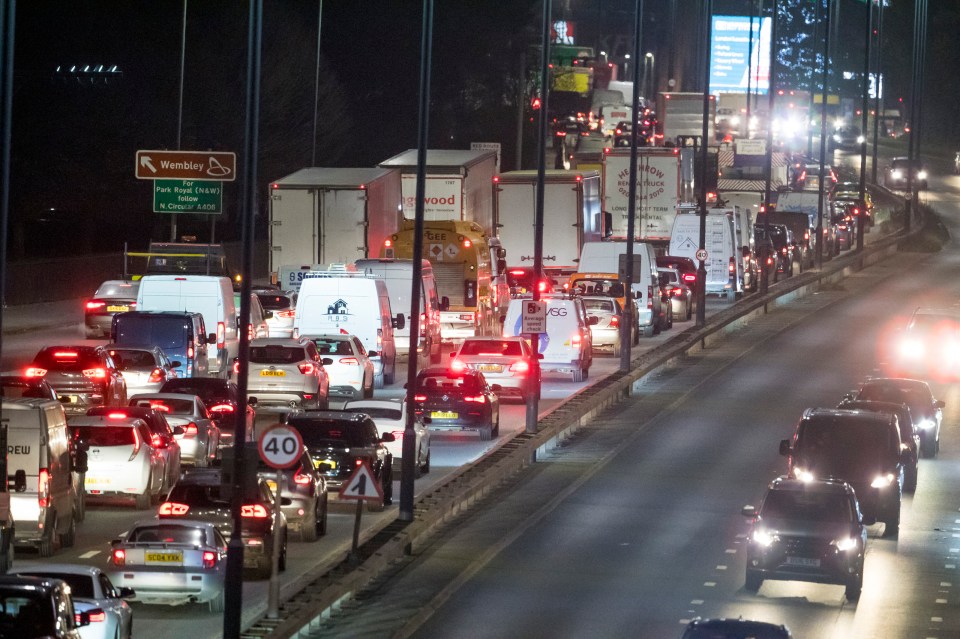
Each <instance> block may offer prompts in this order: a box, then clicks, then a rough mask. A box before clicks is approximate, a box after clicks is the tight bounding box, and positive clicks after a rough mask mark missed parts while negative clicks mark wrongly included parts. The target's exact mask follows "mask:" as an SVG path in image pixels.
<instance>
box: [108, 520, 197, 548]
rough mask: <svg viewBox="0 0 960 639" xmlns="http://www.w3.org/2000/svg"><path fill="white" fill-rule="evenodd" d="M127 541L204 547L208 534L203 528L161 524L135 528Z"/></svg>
mask: <svg viewBox="0 0 960 639" xmlns="http://www.w3.org/2000/svg"><path fill="white" fill-rule="evenodd" d="M127 541H128V542H131V543H149V542H162V543H165V544H190V545H191V546H203V545H206V543H207V533H206V531H205V530H203V529H202V528H194V527H192V526H177V525H175V524H173V525H170V524H159V525H156V526H141V527H138V528H134V530H133V532H131V533H130V536H129V537H127Z"/></svg>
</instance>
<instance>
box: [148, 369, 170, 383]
mask: <svg viewBox="0 0 960 639" xmlns="http://www.w3.org/2000/svg"><path fill="white" fill-rule="evenodd" d="M166 378H167V374H166V373H165V372H164V371H163V369H162V368H155V369H153V372H152V373H150V377H148V378H147V381H148V382H150V383H151V384H156V383H158V382H162V381H163V380H164V379H166Z"/></svg>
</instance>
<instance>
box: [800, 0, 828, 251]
mask: <svg viewBox="0 0 960 639" xmlns="http://www.w3.org/2000/svg"><path fill="white" fill-rule="evenodd" d="M821 5H822V2H820V0H817V6H816V7H815V8H814V14H815V16H816V17H814V19H813V37H812V38H811V39H810V49H811V50H815V48H814V47H815V46H816V42H817V36H818V35H820V34H819V31H820V20H821V19H822V18H821V17H820V15H821V14H820V7H821ZM814 57H815V56H814ZM814 93H816V80H814V72H813V69H812V68H811V69H810V101H809V103H808V106H807V113H810V114H812V113H813V105H814V101H813V94H814ZM823 95H824V97H823V102H822V103H821V110H822V111H826V110H827V98H826V94H823ZM803 124H804V126H806V127H807V157H810V156H812V155H813V127H812V126H810V122H809V116H808V121H807V122H804V123H803ZM820 137H821V138H822V137H823V134H822V133H821V136H820ZM821 146H822V145H821ZM820 165H821V166H823V160H820ZM821 181H822V180H821ZM818 243H819V242H818Z"/></svg>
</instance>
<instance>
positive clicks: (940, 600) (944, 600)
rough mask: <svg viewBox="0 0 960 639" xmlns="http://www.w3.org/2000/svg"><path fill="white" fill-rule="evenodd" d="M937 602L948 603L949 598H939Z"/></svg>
mask: <svg viewBox="0 0 960 639" xmlns="http://www.w3.org/2000/svg"><path fill="white" fill-rule="evenodd" d="M937 603H938V604H945V603H947V600H946V599H937Z"/></svg>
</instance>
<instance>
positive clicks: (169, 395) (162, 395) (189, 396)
mask: <svg viewBox="0 0 960 639" xmlns="http://www.w3.org/2000/svg"><path fill="white" fill-rule="evenodd" d="M135 399H185V400H189V401H191V402H193V401H196V400H197V399H198V397H197V396H196V395H194V394H193V393H137V394H136V395H131V396H130V397H129V398H128V400H127V401H128V402H132V401H133V400H135Z"/></svg>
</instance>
